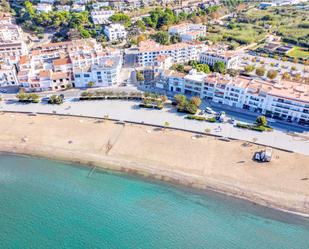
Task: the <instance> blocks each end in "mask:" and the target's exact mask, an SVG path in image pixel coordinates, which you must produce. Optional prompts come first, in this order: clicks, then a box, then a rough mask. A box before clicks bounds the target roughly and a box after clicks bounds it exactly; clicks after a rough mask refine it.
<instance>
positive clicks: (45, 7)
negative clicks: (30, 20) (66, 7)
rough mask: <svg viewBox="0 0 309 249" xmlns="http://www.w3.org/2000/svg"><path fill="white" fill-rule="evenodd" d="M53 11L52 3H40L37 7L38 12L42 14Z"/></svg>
mask: <svg viewBox="0 0 309 249" xmlns="http://www.w3.org/2000/svg"><path fill="white" fill-rule="evenodd" d="M52 10H53V4H50V3H38V5H37V6H36V11H37V12H39V13H41V12H46V13H47V12H50V11H52Z"/></svg>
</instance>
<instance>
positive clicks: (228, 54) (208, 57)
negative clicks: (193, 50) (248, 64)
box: [199, 51, 239, 69]
mask: <svg viewBox="0 0 309 249" xmlns="http://www.w3.org/2000/svg"><path fill="white" fill-rule="evenodd" d="M218 61H221V62H223V63H224V64H225V67H226V68H227V69H229V68H237V67H238V64H239V56H238V55H237V54H236V53H235V52H232V51H207V52H203V53H201V54H200V56H199V62H200V63H202V64H208V65H209V66H214V65H215V63H216V62H218Z"/></svg>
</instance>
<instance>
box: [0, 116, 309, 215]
mask: <svg viewBox="0 0 309 249" xmlns="http://www.w3.org/2000/svg"><path fill="white" fill-rule="evenodd" d="M15 115H16V114H15ZM6 116H7V118H8V119H12V117H11V118H10V116H9V115H7V114H6ZM17 116H18V118H21V119H22V120H28V121H29V120H39V122H38V125H37V127H38V128H41V126H42V122H43V123H44V124H45V125H46V124H49V123H51V121H54V122H56V123H57V122H58V121H60V122H61V123H62V124H63V120H70V122H72V121H74V123H76V127H75V128H76V129H77V128H80V127H78V125H80V126H86V128H87V125H89V127H90V128H92V125H93V126H94V124H95V122H93V121H96V120H97V119H95V118H93V119H90V120H88V121H87V123H88V124H85V123H86V121H84V122H81V120H82V119H81V118H70V117H67V118H63V117H59V116H56V117H47V116H44V115H39V118H38V117H33V116H32V117H31V116H27V115H23V114H19V115H16V117H14V118H13V119H15V118H17ZM1 118H3V115H2V116H1ZM78 120H79V122H76V121H78ZM84 120H85V119H84ZM31 122H32V121H31ZM101 124H103V125H102V126H105V128H108V129H111V130H112V131H113V133H115V132H116V135H117V136H116V137H117V139H118V140H119V138H120V140H122V139H124V141H123V142H124V144H125V145H126V143H129V141H128V139H132V134H133V135H136V138H137V140H138V137H139V136H141V135H142V136H143V138H144V137H145V139H144V142H147V143H149V144H150V145H149V146H150V147H151V149H152V151H153V153H154V154H156V155H157V156H160V154H159V153H160V151H161V148H160V147H161V146H158V148H157V147H155V146H154V144H155V141H148V139H147V135H146V134H147V132H148V131H149V130H147V132H145V129H150V127H148V126H147V127H143V126H141V125H127V126H123V125H119V124H114V123H112V122H110V121H104V122H103V123H100V125H101ZM15 125H16V123H15ZM17 126H19V125H17ZM9 127H10V130H11V131H12V130H14V126H9ZM49 129H51V128H49ZM123 129H125V130H128V131H130V132H129V134H128V135H127V136H126V135H125V134H122V132H123ZM55 130H57V131H59V132H60V131H62V130H61V127H60V128H59V127H58V128H55ZM103 130H104V129H103ZM131 130H133V131H131ZM63 132H64V133H63V134H67V131H63ZM13 133H14V132H12V133H11V134H10V135H9V137H10V138H8V139H10V140H14V137H15V138H17V139H16V140H15V141H18V140H20V139H21V138H23V136H25V134H26V133H24V132H22V134H18V135H14V134H13ZM43 133H44V131H43ZM43 133H40V134H42V136H44V135H43ZM73 133H74V132H73ZM78 133H79V132H77V133H76V134H75V133H74V136H77V137H78ZM140 133H142V134H140ZM154 133H156V138H157V139H159V140H160V141H161V143H162V142H164V140H165V139H164V138H165V137H166V136H169V137H170V138H174V137H175V136H177V137H176V138H177V139H178V140H180V141H183V140H184V137H188V134H184V132H180V131H152V132H151V133H150V134H151V135H153V134H154ZM107 134H109V133H108V132H107ZM67 135H68V137H70V134H67ZM190 135H191V136H192V135H194V133H191V134H190ZM77 137H76V138H77ZM94 137H96V136H94ZM111 137H112V136H110V135H109V136H107V138H106V139H105V140H107V141H108V143H109V142H110V141H111V140H112V139H114V138H111ZM123 137H124V138H123ZM179 137H180V138H179ZM46 138H47V141H48V135H47V137H46ZM62 138H63V137H62ZM92 138H93V136H92ZM31 139H32V138H31V137H29V138H27V139H25V141H24V142H23V141H22V142H20V143H18V142H17V143H14V142H13V143H8V140H4V141H2V139H1V141H0V151H1V152H2V153H6V154H19V155H26V156H31V157H40V158H46V159H51V160H56V161H62V162H67V163H72V164H79V165H81V166H89V167H100V168H102V169H105V170H112V171H117V172H123V173H127V174H130V175H137V176H140V177H143V178H146V179H147V178H148V179H154V180H159V181H163V182H168V183H171V184H174V185H181V186H185V187H189V188H194V189H200V190H210V191H214V192H218V193H221V194H225V195H228V196H232V197H236V198H240V199H244V200H247V201H249V202H251V203H255V204H258V205H261V206H265V207H269V208H273V209H277V210H279V211H283V212H289V213H293V214H297V215H301V216H305V217H309V203H308V202H307V195H306V193H307V192H301V193H297V191H298V189H295V190H293V188H292V189H288V190H289V191H287V189H280V188H278V189H274V187H273V186H267V185H266V189H264V187H263V189H260V188H259V187H260V186H255V184H256V183H255V182H254V184H252V183H250V182H248V186H246V181H244V183H245V184H243V182H242V181H243V179H242V178H243V177H244V176H243V175H242V176H241V175H240V176H238V175H237V174H235V175H233V177H230V176H229V174H227V175H226V174H224V172H220V171H218V172H219V173H220V174H221V173H222V176H221V177H220V175H216V174H215V175H211V174H210V175H207V174H201V172H199V171H197V170H196V169H195V167H192V168H191V167H188V168H182V167H183V165H182V163H180V167H179V165H178V164H177V167H176V164H175V163H174V162H172V161H170V158H166V160H164V159H163V160H157V158H156V156H154V157H150V156H149V155H148V154H144V153H141V155H140V154H139V153H138V152H136V151H135V150H133V153H132V154H133V155H131V152H132V151H131V150H130V149H129V150H128V153H129V154H128V155H130V156H129V157H128V156H127V154H126V155H125V156H123V154H122V151H123V150H122V149H124V150H126V148H125V147H122V146H120V148H114V147H117V143H120V142H118V140H115V141H112V143H114V145H113V148H112V149H111V151H110V152H111V153H98V151H97V149H98V148H97V144H96V143H95V141H91V143H93V144H91V146H90V145H89V148H93V146H94V147H96V151H91V150H90V151H89V148H86V147H85V148H84V147H83V146H80V145H78V146H77V149H78V150H71V149H68V148H67V147H68V146H69V145H70V143H68V144H64V143H63V141H62V142H60V143H59V142H57V139H56V140H55V141H54V140H53V143H51V144H48V143H46V141H41V140H42V137H41V136H40V135H39V136H38V141H39V143H37V142H32V143H31ZM63 139H64V140H65V141H67V140H68V138H63ZM189 139H190V140H189V141H190V143H191V145H192V146H193V145H194V143H195V141H199V140H200V141H201V143H202V144H203V145H205V143H207V144H208V146H209V145H210V144H212V143H215V144H214V148H215V149H216V148H217V147H218V146H219V145H220V147H222V148H223V149H230V147H233V150H239V148H237V147H240V146H241V141H232V142H224V141H219V140H217V139H216V138H213V137H204V138H202V139H192V137H190V138H189ZM207 140H209V141H207ZM75 141H76V139H74V140H72V144H74V142H75ZM69 142H70V141H69ZM88 142H89V141H88ZM183 142H188V141H187V140H186V141H183ZM121 143H122V141H121ZM164 143H165V142H164ZM103 145H106V143H103ZM234 146H235V148H234ZM100 147H101V148H99V151H102V150H104V148H103V147H102V144H100ZM172 147H173V146H172ZM176 147H177V146H176ZM252 147H255V148H254V149H256V148H261V146H257V145H252V146H251V147H249V149H248V148H246V147H244V150H245V153H246V156H247V158H248V156H249V157H251V155H247V152H248V151H250V153H251V152H252ZM218 150H220V148H218ZM241 150H242V149H241ZM114 151H116V152H114ZM202 151H203V152H204V150H202ZM276 151H277V150H276ZM108 152H109V151H108ZM219 152H220V151H219ZM242 152H243V151H242ZM134 153H135V154H136V155H135V154H134ZM171 153H172V155H174V154H175V153H176V154H175V155H176V156H177V155H178V154H179V153H181V154H182V151H179V150H177V148H175V151H173V152H171ZM213 153H217V154H218V152H217V149H216V150H215V151H213V150H211V153H210V154H209V155H208V156H211V154H213ZM278 153H279V154H280V157H281V156H282V155H284V156H285V157H287V158H289V159H288V160H293V156H294V157H295V155H296V156H297V159H298V160H299V162H303V165H306V164H307V163H308V162H309V157H308V156H304V155H298V154H295V153H289V152H284V151H278ZM191 154H192V153H189V154H188V156H189V155H191ZM194 154H195V152H194V150H193V155H191V156H193V157H197V156H198V155H197V154H196V155H194ZM178 156H180V155H178ZM191 156H190V158H191ZM219 156H220V153H219ZM193 157H192V158H193ZM234 157H235V158H237V160H238V158H241V157H238V156H237V155H236V156H235V155H234ZM180 161H181V158H180ZM230 161H232V158H231V159H230V160H229V159H228V158H227V160H226V162H227V164H232V163H231V162H230ZM278 161H279V159H278ZM284 161H285V160H284ZM166 162H167V163H166ZM188 162H190V160H188ZM161 163H162V164H163V163H164V164H165V163H166V164H165V165H161ZM200 163H203V159H202V160H200V159H198V160H197V165H199V164H200ZM280 163H281V162H280ZM295 163H297V162H295ZM173 164H174V165H175V167H173ZM247 164H248V165H250V166H252V165H254V167H263V168H264V169H263V170H265V167H267V165H264V164H260V163H255V162H253V161H250V162H249V161H248V163H247V161H246V163H245V164H242V166H241V167H243V166H244V167H247ZM234 165H235V163H234ZM307 165H309V164H307ZM209 167H210V168H209ZM211 167H213V164H212V163H210V164H209V166H207V167H205V169H204V168H203V170H206V169H207V170H211ZM223 169H227V167H226V166H224V167H223ZM239 170H240V171H242V169H239ZM246 170H247V169H246ZM252 170H253V171H254V170H255V169H250V171H252ZM258 170H259V169H258ZM214 171H217V170H214ZM308 172H309V170H306V171H305V173H306V176H308V175H307V173H308ZM245 173H246V172H245ZM246 174H247V173H246ZM253 176H254V177H256V176H255V175H254V174H253ZM257 180H258V182H260V181H261V182H263V178H259V179H257ZM303 182H304V183H305V184H304V186H303V188H304V191H305V190H306V188H307V187H306V186H308V183H307V182H306V181H303ZM282 187H284V184H283V186H282ZM262 190H263V191H262ZM290 190H292V191H290ZM294 191H295V192H294ZM307 191H308V189H307Z"/></svg>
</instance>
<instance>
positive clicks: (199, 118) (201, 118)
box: [186, 115, 206, 121]
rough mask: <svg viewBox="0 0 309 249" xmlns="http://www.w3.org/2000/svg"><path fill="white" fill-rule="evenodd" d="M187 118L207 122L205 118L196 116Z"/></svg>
mask: <svg viewBox="0 0 309 249" xmlns="http://www.w3.org/2000/svg"><path fill="white" fill-rule="evenodd" d="M186 118H187V119H193V120H198V121H205V120H206V118H205V117H201V116H195V115H188V116H187V117H186Z"/></svg>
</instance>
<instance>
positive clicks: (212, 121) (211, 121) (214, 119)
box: [206, 117, 217, 123]
mask: <svg viewBox="0 0 309 249" xmlns="http://www.w3.org/2000/svg"><path fill="white" fill-rule="evenodd" d="M206 121H207V122H210V123H215V122H216V121H217V120H216V118H215V117H212V118H207V119H206Z"/></svg>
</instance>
